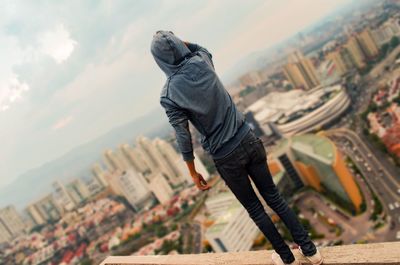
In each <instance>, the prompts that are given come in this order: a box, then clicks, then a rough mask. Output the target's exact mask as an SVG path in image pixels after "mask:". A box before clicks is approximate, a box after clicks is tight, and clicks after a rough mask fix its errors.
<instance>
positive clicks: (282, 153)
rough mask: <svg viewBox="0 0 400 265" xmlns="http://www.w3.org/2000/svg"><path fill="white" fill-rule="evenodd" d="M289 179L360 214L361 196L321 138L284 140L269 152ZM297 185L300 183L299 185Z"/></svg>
mask: <svg viewBox="0 0 400 265" xmlns="http://www.w3.org/2000/svg"><path fill="white" fill-rule="evenodd" d="M272 156H273V157H276V158H278V159H279V160H280V162H281V163H282V165H283V167H285V169H286V171H288V170H289V171H292V172H288V174H289V176H290V175H292V177H293V178H294V179H298V180H299V181H300V180H301V181H302V182H303V183H305V184H307V185H310V186H311V187H313V188H314V189H315V190H317V191H320V192H329V193H330V194H335V196H337V197H338V198H339V199H340V200H341V201H344V202H347V203H349V204H351V205H353V206H354V209H355V210H356V211H359V210H360V206H361V203H362V196H361V192H360V190H359V189H358V186H357V184H356V182H355V180H354V178H353V176H352V175H351V173H350V172H349V170H348V169H347V167H346V165H345V162H344V160H343V158H342V155H341V154H340V152H339V150H338V149H337V148H336V146H335V145H334V143H333V142H332V141H330V140H329V139H328V138H326V137H324V136H321V135H314V134H303V135H296V136H292V137H291V138H289V139H284V140H282V141H281V142H280V144H279V145H278V146H277V147H276V149H275V150H274V151H273V152H272ZM299 184H300V183H299Z"/></svg>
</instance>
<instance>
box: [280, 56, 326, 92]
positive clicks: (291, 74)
mask: <svg viewBox="0 0 400 265" xmlns="http://www.w3.org/2000/svg"><path fill="white" fill-rule="evenodd" d="M283 72H284V74H285V76H286V78H287V79H288V80H289V82H290V83H291V84H292V85H293V86H294V87H299V88H303V89H306V90H308V89H311V88H313V87H316V86H318V85H319V80H318V75H317V71H316V70H315V67H314V64H313V63H312V61H311V60H310V59H309V58H306V57H304V56H303V54H301V53H300V52H299V51H296V52H294V53H292V54H291V55H290V56H289V62H288V63H287V64H286V65H285V66H284V67H283Z"/></svg>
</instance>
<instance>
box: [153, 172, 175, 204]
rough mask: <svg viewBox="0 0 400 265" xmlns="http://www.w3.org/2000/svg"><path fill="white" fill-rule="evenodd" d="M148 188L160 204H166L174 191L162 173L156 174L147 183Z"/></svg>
mask: <svg viewBox="0 0 400 265" xmlns="http://www.w3.org/2000/svg"><path fill="white" fill-rule="evenodd" d="M149 188H150V190H151V191H152V192H153V194H154V196H155V197H156V198H157V200H158V201H159V202H160V203H161V204H167V203H168V202H169V201H170V200H171V198H172V196H173V195H174V191H173V190H172V188H171V186H170V184H169V183H168V181H167V180H166V178H165V176H164V175H163V174H162V173H158V174H157V175H156V176H155V177H154V178H152V179H151V181H150V183H149Z"/></svg>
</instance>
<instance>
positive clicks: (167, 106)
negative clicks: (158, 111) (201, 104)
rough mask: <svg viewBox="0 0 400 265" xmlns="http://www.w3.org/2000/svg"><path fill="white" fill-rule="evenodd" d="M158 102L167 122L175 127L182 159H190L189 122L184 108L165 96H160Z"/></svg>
mask: <svg viewBox="0 0 400 265" xmlns="http://www.w3.org/2000/svg"><path fill="white" fill-rule="evenodd" d="M160 104H161V106H162V107H163V108H164V110H165V113H166V114H167V116H168V119H169V123H170V124H171V125H172V127H173V128H174V129H175V132H176V141H177V142H178V147H179V150H180V151H181V153H182V156H183V160H185V161H192V160H193V159H194V156H193V146H192V137H191V134H190V131H189V122H188V117H187V114H186V112H185V110H183V109H182V108H180V107H179V106H178V105H177V104H175V103H174V102H172V101H171V100H169V99H168V98H165V97H162V98H161V100H160Z"/></svg>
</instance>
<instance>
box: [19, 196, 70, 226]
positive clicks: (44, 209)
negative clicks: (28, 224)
mask: <svg viewBox="0 0 400 265" xmlns="http://www.w3.org/2000/svg"><path fill="white" fill-rule="evenodd" d="M26 212H27V215H28V217H29V218H30V219H31V220H32V222H33V223H34V224H35V225H41V224H44V223H46V222H47V221H56V220H58V219H59V218H60V217H61V214H62V209H60V207H59V206H58V204H57V203H56V201H55V200H54V197H53V194H49V195H47V196H45V197H43V198H42V199H40V200H39V201H37V202H35V203H32V204H30V205H29V206H28V207H27V208H26Z"/></svg>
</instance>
